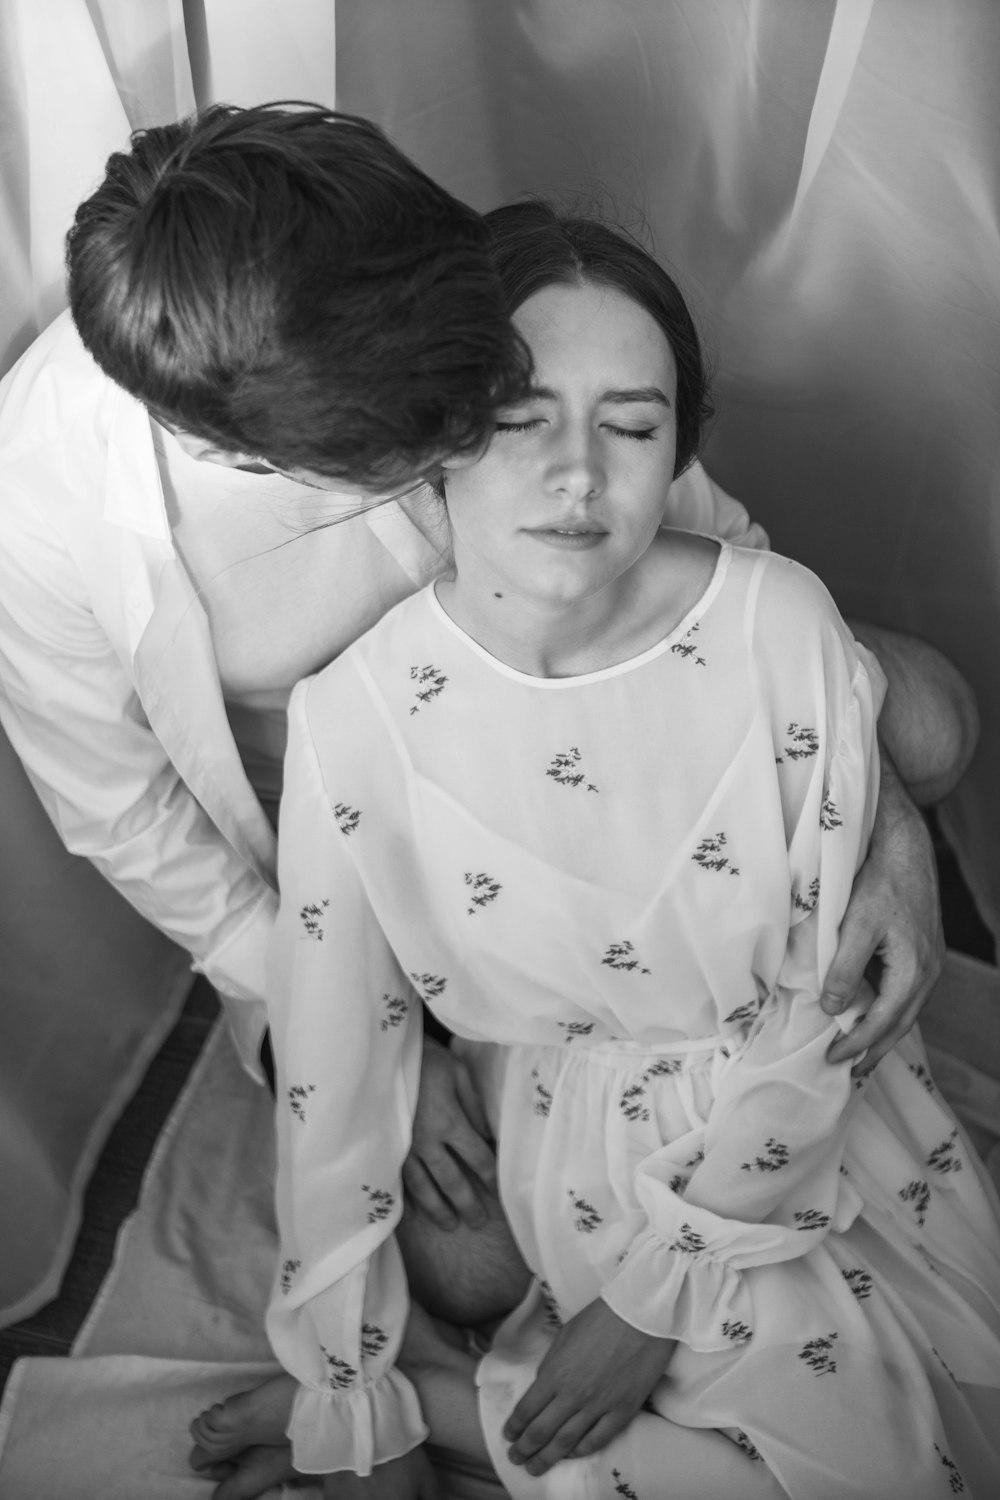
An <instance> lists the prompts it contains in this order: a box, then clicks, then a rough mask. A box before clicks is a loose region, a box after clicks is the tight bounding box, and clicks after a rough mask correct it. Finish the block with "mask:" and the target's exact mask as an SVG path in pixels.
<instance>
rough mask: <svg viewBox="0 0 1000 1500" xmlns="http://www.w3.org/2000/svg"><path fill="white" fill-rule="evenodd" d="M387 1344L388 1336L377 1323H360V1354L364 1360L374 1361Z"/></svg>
mask: <svg viewBox="0 0 1000 1500" xmlns="http://www.w3.org/2000/svg"><path fill="white" fill-rule="evenodd" d="M388 1342H389V1335H388V1334H387V1333H386V1331H385V1329H384V1328H380V1327H379V1326H378V1324H377V1323H362V1325H361V1353H362V1354H363V1355H364V1356H365V1358H366V1359H375V1357H376V1356H377V1355H379V1354H381V1353H382V1350H383V1349H384V1348H385V1346H386V1344H387V1343H388Z"/></svg>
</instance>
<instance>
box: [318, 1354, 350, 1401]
mask: <svg viewBox="0 0 1000 1500" xmlns="http://www.w3.org/2000/svg"><path fill="white" fill-rule="evenodd" d="M319 1347H320V1348H321V1349H322V1350H323V1358H324V1359H325V1360H326V1369H327V1373H326V1378H327V1383H328V1384H329V1386H330V1389H331V1390H334V1391H346V1390H350V1388H351V1386H352V1385H353V1384H354V1382H355V1381H356V1380H357V1378H358V1372H357V1370H356V1369H355V1368H354V1366H353V1365H349V1364H348V1363H347V1360H346V1359H341V1358H340V1357H339V1356H338V1355H336V1354H331V1353H330V1351H329V1350H328V1349H327V1348H325V1347H324V1345H323V1344H320V1346H319Z"/></svg>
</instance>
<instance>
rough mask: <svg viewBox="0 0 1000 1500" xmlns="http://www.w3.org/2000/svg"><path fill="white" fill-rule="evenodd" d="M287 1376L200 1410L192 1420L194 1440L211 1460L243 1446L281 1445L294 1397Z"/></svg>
mask: <svg viewBox="0 0 1000 1500" xmlns="http://www.w3.org/2000/svg"><path fill="white" fill-rule="evenodd" d="M295 1391H296V1384H295V1381H294V1380H293V1379H292V1377H291V1376H290V1375H278V1376H275V1377H274V1379H272V1380H268V1381H265V1383H264V1384H263V1385H259V1386H257V1387H255V1389H254V1390H251V1391H241V1392H240V1393H239V1394H238V1395H235V1396H230V1397H228V1398H227V1400H225V1401H223V1402H221V1403H217V1404H216V1405H215V1406H210V1407H209V1408H208V1410H207V1411H203V1412H201V1413H199V1415H198V1416H197V1417H195V1419H194V1421H193V1422H192V1423H191V1427H190V1432H191V1436H192V1437H193V1438H194V1441H195V1443H196V1444H197V1445H198V1447H199V1448H202V1449H204V1451H205V1452H206V1453H207V1454H208V1455H209V1456H210V1457H211V1458H213V1459H226V1458H235V1457H236V1456H237V1455H238V1454H240V1453H242V1451H243V1449H244V1448H251V1447H257V1446H262V1445H263V1446H267V1445H271V1444H283V1443H284V1442H285V1427H286V1425H287V1423H288V1418H289V1416H290V1414H291V1410H292V1402H293V1401H294V1399H295Z"/></svg>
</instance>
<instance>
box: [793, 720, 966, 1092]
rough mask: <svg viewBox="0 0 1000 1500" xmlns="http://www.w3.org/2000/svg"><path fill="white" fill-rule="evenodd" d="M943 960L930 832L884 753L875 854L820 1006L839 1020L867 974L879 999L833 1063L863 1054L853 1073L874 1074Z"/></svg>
mask: <svg viewBox="0 0 1000 1500" xmlns="http://www.w3.org/2000/svg"><path fill="white" fill-rule="evenodd" d="M943 955H944V935H943V932H942V928H941V907H940V902H939V900H938V885H937V867H936V865H935V862H934V851H933V847H932V845H931V839H930V834H929V833H928V831H927V825H926V824H925V822H924V820H923V818H922V817H921V815H920V813H919V811H918V810H917V808H916V807H915V806H914V804H913V803H912V802H911V801H910V798H909V797H908V796H907V794H906V792H905V791H904V790H903V786H902V783H901V782H900V780H899V778H898V777H897V775H896V773H895V770H894V768H893V765H892V762H891V761H890V760H889V757H888V756H887V755H886V753H885V751H884V750H883V751H882V790H881V793H880V796H879V802H878V810H877V813H876V816H875V827H874V830H873V832H872V842H871V849H870V850H869V853H868V858H867V859H866V860H865V863H864V864H863V865H862V867H861V869H860V870H859V872H858V877H857V879H856V880H855V882H854V890H853V891H852V893H851V899H850V902H849V904H848V907H847V911H846V913H845V915H844V920H843V923H842V925H841V929H840V942H839V944H838V947H837V952H836V954H835V956H834V960H833V963H832V964H831V965H830V969H829V972H828V974H827V976H826V983H825V984H824V986H823V993H822V995H821V996H820V1004H821V1005H822V1007H823V1009H824V1010H825V1011H826V1013H827V1015H831V1016H832V1015H838V1014H839V1013H840V1012H841V1011H842V1010H843V1009H844V1008H845V1007H846V1006H847V1005H849V1004H850V1003H851V1001H852V1000H854V999H855V998H856V996H857V995H858V992H859V990H860V989H861V986H862V982H863V981H864V979H865V977H866V970H868V978H869V979H870V980H871V982H872V985H873V986H874V992H875V998H874V1000H873V1002H872V1004H871V1006H870V1007H869V1010H868V1013H867V1015H866V1016H865V1017H864V1018H863V1019H862V1020H861V1021H859V1022H858V1023H857V1025H856V1026H855V1027H854V1029H853V1030H852V1031H851V1032H850V1033H848V1035H846V1036H842V1037H840V1038H838V1040H837V1041H835V1042H834V1043H833V1045H832V1046H831V1047H830V1050H829V1052H828V1053H827V1057H828V1059H829V1061H830V1062H832V1063H840V1062H845V1061H847V1060H848V1059H850V1058H853V1057H858V1056H859V1055H860V1054H861V1053H862V1052H866V1056H865V1057H864V1059H863V1060H862V1061H861V1062H860V1063H859V1064H858V1065H857V1066H856V1067H855V1068H854V1070H853V1071H854V1073H855V1074H856V1075H858V1076H861V1075H863V1074H865V1073H868V1072H870V1071H871V1069H872V1068H874V1066H875V1064H876V1063H877V1062H878V1061H879V1060H880V1059H881V1058H882V1057H883V1056H884V1055H885V1053H886V1052H888V1051H889V1049H890V1047H893V1046H895V1044H896V1042H898V1041H899V1039H900V1037H902V1036H905V1034H906V1033H907V1032H908V1031H909V1029H910V1027H911V1026H912V1025H913V1023H914V1022H915V1021H916V1019H917V1016H918V1014H919V1012H920V1009H921V1007H922V1006H923V1004H924V1002H925V1001H926V999H927V997H928V996H929V994H930V992H931V990H932V989H933V987H934V984H935V982H936V981H937V978H938V975H939V974H940V972H941V962H942V958H943ZM865 988H868V986H867V985H866V986H865Z"/></svg>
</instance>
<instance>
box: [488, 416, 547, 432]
mask: <svg viewBox="0 0 1000 1500" xmlns="http://www.w3.org/2000/svg"><path fill="white" fill-rule="evenodd" d="M540 424H541V418H540V417H531V418H529V419H528V420H527V421H525V422H494V423H493V427H494V430H495V431H496V432H530V431H531V429H532V428H533V427H538V426H539V425H540Z"/></svg>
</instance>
